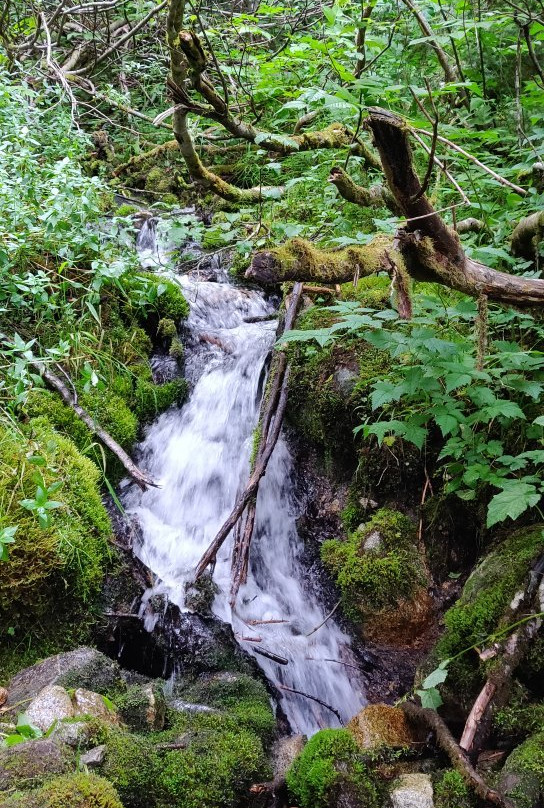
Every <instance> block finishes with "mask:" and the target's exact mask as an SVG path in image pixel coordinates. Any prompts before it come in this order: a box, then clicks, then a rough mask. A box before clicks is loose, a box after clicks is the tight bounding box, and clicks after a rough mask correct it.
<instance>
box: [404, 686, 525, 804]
mask: <svg viewBox="0 0 544 808" xmlns="http://www.w3.org/2000/svg"><path fill="white" fill-rule="evenodd" d="M400 707H401V709H402V711H403V712H404V714H405V715H406V717H407V718H408V719H409V720H410V721H413V722H414V723H416V724H424V725H426V726H427V727H428V728H429V729H431V730H432V731H433V732H434V734H435V736H436V741H437V743H438V745H439V746H440V748H441V749H442V750H443V751H444V752H445V753H446V754H447V755H448V757H449V759H450V761H451V763H452V766H453V767H454V769H456V770H457V771H458V772H459V774H460V775H461V777H462V778H463V779H464V780H465V782H466V783H467V785H469V786H470V787H471V788H472V789H473V790H474V792H475V794H476V795H477V796H478V797H480V799H482V800H485V801H487V802H491V803H493V805H498V806H499V808H514V804H513V803H512V801H511V800H509V799H508V797H505V796H504V795H503V794H500V793H499V792H498V791H496V790H495V789H494V788H491V787H490V786H488V784H487V783H486V782H485V780H484V779H483V777H482V776H481V775H480V774H478V772H477V771H476V769H475V768H474V766H473V765H472V763H471V762H470V761H469V760H468V758H467V757H466V755H465V753H464V752H463V750H462V749H461V747H460V746H459V744H458V743H457V741H456V740H455V738H454V737H453V735H452V734H451V732H450V731H449V729H448V728H447V726H446V724H445V723H444V721H443V720H442V718H441V717H440V716H439V715H438V713H437V712H436V710H429V709H425V708H423V707H419V706H418V705H417V704H414V703H413V702H411V701H406V702H404V703H403V704H401V705H400Z"/></svg>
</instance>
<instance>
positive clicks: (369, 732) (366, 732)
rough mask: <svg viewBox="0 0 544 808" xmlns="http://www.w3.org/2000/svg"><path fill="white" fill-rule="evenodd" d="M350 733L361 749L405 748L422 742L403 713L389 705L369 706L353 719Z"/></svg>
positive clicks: (349, 728)
mask: <svg viewBox="0 0 544 808" xmlns="http://www.w3.org/2000/svg"><path fill="white" fill-rule="evenodd" d="M347 729H348V731H349V732H350V733H351V734H352V735H353V737H354V738H355V740H356V742H357V744H358V746H360V747H361V749H380V748H382V747H384V746H387V747H392V748H395V749H398V748H405V747H408V746H411V745H412V744H414V743H417V742H418V740H420V739H419V738H418V737H417V736H416V735H415V734H414V731H413V730H412V728H411V727H410V725H409V724H408V721H407V720H406V716H405V715H404V713H403V711H402V710H401V709H400V708H399V707H391V706H390V705H388V704H369V705H368V706H367V707H364V708H363V709H362V710H361V712H360V713H358V714H357V715H356V716H355V717H354V718H352V719H351V721H350V722H349V724H348V726H347Z"/></svg>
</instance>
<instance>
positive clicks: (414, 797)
mask: <svg viewBox="0 0 544 808" xmlns="http://www.w3.org/2000/svg"><path fill="white" fill-rule="evenodd" d="M389 796H390V799H391V806H392V808H433V806H434V800H433V784H432V781H431V776H430V775H429V774H401V776H400V777H399V778H398V780H396V781H395V782H394V783H393V786H392V788H391V791H390V794H389Z"/></svg>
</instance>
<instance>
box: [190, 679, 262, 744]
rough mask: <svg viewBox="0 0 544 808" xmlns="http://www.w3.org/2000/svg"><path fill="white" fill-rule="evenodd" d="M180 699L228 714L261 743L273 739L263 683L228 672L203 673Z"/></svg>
mask: <svg viewBox="0 0 544 808" xmlns="http://www.w3.org/2000/svg"><path fill="white" fill-rule="evenodd" d="M183 698H184V699H186V700H187V701H189V702H194V703H197V704H205V705H207V706H208V707H213V708H215V709H217V710H221V711H223V712H225V713H227V714H228V715H229V716H231V717H233V718H235V719H236V721H237V722H238V723H239V725H240V726H242V727H246V728H247V729H250V730H252V731H253V732H255V733H256V734H257V735H258V736H259V737H260V738H261V739H262V740H264V741H269V740H270V739H271V737H272V733H273V731H274V729H275V725H276V722H275V718H274V714H273V712H272V708H271V706H270V697H269V695H268V693H267V690H266V687H265V686H264V684H263V683H262V682H260V681H258V680H257V679H253V678H252V677H251V676H248V675H246V674H243V673H228V672H225V673H219V674H211V675H207V674H206V675H203V676H201V677H200V678H199V679H198V680H197V681H196V682H195V683H194V684H193V685H192V686H190V687H188V688H187V689H185V690H184V691H183Z"/></svg>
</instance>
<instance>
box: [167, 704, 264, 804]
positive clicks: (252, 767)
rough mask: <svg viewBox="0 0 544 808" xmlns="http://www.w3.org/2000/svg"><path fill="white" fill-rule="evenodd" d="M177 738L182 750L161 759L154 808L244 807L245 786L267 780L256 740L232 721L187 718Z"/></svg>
mask: <svg viewBox="0 0 544 808" xmlns="http://www.w3.org/2000/svg"><path fill="white" fill-rule="evenodd" d="M177 733H178V737H181V738H183V739H184V743H186V745H187V748H186V749H184V750H172V751H166V752H165V753H164V754H163V756H162V758H161V765H160V774H159V779H158V788H159V801H158V805H159V806H160V808H170V806H178V805H179V806H180V808H181V806H183V808H224V806H234V805H238V804H240V803H242V804H245V803H246V801H247V799H248V795H249V788H250V786H251V785H252V784H253V783H259V782H263V781H265V780H267V779H269V777H270V775H271V772H270V769H269V767H268V764H267V760H266V755H265V752H264V749H263V745H262V743H261V740H260V738H259V737H258V736H257V735H256V734H255V733H254V732H252V731H250V730H248V729H245V728H244V727H243V726H240V724H239V722H237V720H236V719H234V718H225V717H224V716H221V715H215V714H213V713H211V714H210V713H200V714H193V715H187V716H185V720H184V721H182V722H181V723H180V724H178V729H177ZM179 733H181V735H180V734H179Z"/></svg>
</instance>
